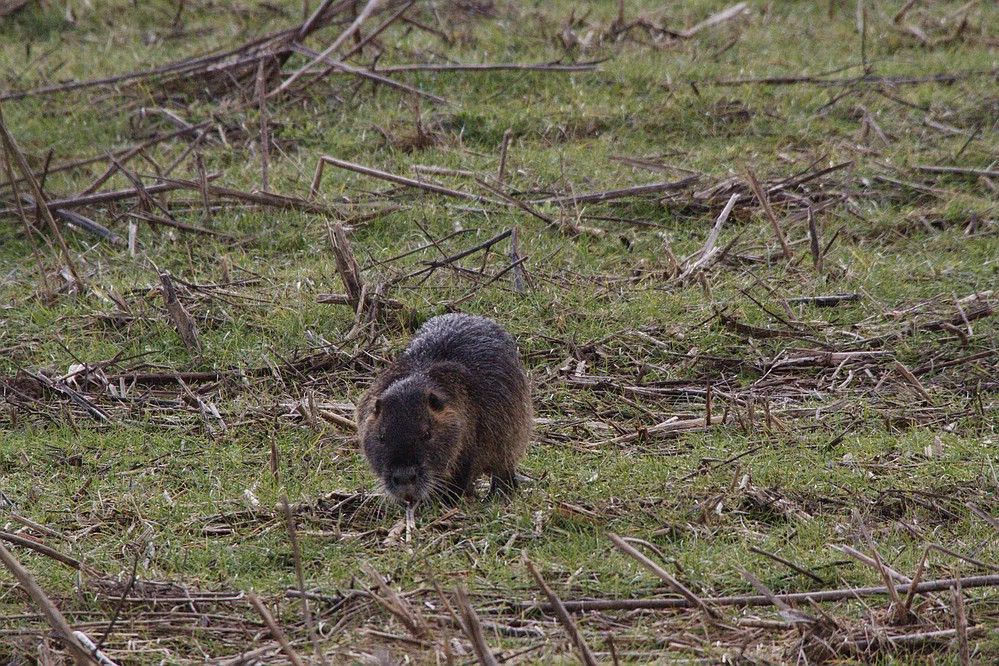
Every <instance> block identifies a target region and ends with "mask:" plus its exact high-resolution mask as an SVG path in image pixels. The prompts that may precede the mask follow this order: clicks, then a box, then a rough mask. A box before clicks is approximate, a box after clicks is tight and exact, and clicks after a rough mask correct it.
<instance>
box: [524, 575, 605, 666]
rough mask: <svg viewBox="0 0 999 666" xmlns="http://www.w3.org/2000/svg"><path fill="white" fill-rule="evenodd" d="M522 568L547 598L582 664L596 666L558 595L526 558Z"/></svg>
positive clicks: (595, 659) (594, 659)
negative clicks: (529, 574) (524, 568)
mask: <svg viewBox="0 0 999 666" xmlns="http://www.w3.org/2000/svg"><path fill="white" fill-rule="evenodd" d="M524 566H526V567H527V570H528V571H530V572H531V576H532V577H533V578H534V582H536V583H537V584H538V587H540V588H541V591H542V592H544V593H545V596H546V597H548V601H549V603H550V606H549V609H550V610H552V611H554V612H555V617H557V618H558V621H559V623H560V624H561V625H562V628H563V629H565V632H566V633H567V634H568V635H569V638H570V639H571V640H572V643H573V645H575V646H576V649H577V650H578V651H579V658H580V661H582V662H583V664H584V666H597V658H596V657H595V656H593V652H591V651H590V648H589V646H588V645H587V644H586V641H585V640H583V635H582V634H581V633H579V628H578V627H576V623H575V622H573V621H572V616H571V615H569V611H568V609H567V608H566V606H565V605H564V604H563V603H562V600H561V599H559V598H558V595H557V594H555V592H554V590H552V589H551V588H550V587H548V583H546V582H545V579H544V578H543V577H542V576H541V574H540V573H538V570H537V569H535V568H534V565H533V564H532V563H531V561H530V560H529V559H527V557H524Z"/></svg>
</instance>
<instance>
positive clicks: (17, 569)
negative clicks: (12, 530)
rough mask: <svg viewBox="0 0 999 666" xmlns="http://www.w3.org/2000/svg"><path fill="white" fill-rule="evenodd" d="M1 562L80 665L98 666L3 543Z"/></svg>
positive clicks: (0, 549) (0, 550) (55, 608)
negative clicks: (39, 609)
mask: <svg viewBox="0 0 999 666" xmlns="http://www.w3.org/2000/svg"><path fill="white" fill-rule="evenodd" d="M0 562H3V565H4V566H5V567H7V569H8V570H9V571H10V572H11V573H12V574H13V575H14V578H16V579H17V582H18V584H19V585H20V586H21V587H22V588H23V589H24V591H25V592H27V593H28V596H29V597H31V600H32V601H34V602H35V604H37V605H38V607H39V608H41V610H42V614H43V615H45V619H46V620H47V621H48V623H49V626H51V627H52V630H53V631H54V632H55V633H56V635H57V636H58V637H59V640H61V641H62V642H63V643H64V644H65V645H66V648H67V649H68V650H69V653H70V654H71V655H72V656H73V660H74V661H75V662H76V663H77V665H78V666H97V662H96V661H95V660H94V659H93V657H91V656H90V654H89V653H88V652H87V650H86V649H85V648H84V647H83V645H81V644H80V641H79V640H78V639H77V637H76V635H75V634H74V632H73V629H72V628H71V627H70V626H69V623H68V622H66V618H65V617H63V615H62V613H60V612H59V609H58V608H57V607H56V605H55V604H53V603H52V601H51V600H50V599H49V598H48V596H47V595H46V594H45V592H43V591H42V588H40V587H39V586H38V583H36V582H35V579H34V578H32V577H31V574H30V573H28V570H27V569H25V568H24V567H22V566H21V563H20V562H18V561H17V559H16V558H15V557H14V556H13V555H11V553H10V551H9V550H7V549H6V548H5V547H4V546H3V544H0Z"/></svg>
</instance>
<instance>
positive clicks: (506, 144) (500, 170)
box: [496, 129, 513, 183]
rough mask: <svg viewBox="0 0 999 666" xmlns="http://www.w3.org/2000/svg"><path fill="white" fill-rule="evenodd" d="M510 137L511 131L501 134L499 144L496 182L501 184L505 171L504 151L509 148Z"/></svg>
mask: <svg viewBox="0 0 999 666" xmlns="http://www.w3.org/2000/svg"><path fill="white" fill-rule="evenodd" d="M512 136H513V130H512V129H508V130H507V131H505V132H503V143H501V144H500V158H499V168H498V169H497V170H496V180H497V181H499V182H500V183H502V182H503V173H504V171H506V151H507V149H508V148H509V147H510V137H512Z"/></svg>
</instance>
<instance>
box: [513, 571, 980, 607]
mask: <svg viewBox="0 0 999 666" xmlns="http://www.w3.org/2000/svg"><path fill="white" fill-rule="evenodd" d="M958 583H960V585H961V587H962V588H963V589H969V588H974V587H996V586H999V575H989V576H969V577H967V578H944V579H940V580H928V581H924V582H922V583H919V584H917V585H915V591H916V592H917V593H918V592H940V591H942V590H947V589H950V588H952V587H954V586H955V585H957V584H958ZM910 587H912V586H911V585H906V584H900V585H896V586H895V590H896V591H897V592H898V593H899V594H906V593H908V592H909V589H910ZM886 594H888V588H887V587H883V586H882V587H856V588H845V589H839V590H824V591H820V592H795V593H792V594H776V595H774V596H775V597H776V598H777V599H780V600H781V601H784V602H786V603H811V602H815V603H821V602H824V601H842V600H844V599H855V598H863V597H877V596H882V595H886ZM701 601H703V602H704V603H705V604H707V605H709V606H740V607H748V606H770V605H773V604H772V602H771V600H770V599H769V598H767V597H766V596H763V595H739V596H732V597H705V598H702V599H701ZM562 605H563V606H564V608H565V609H566V610H568V611H569V612H572V613H581V612H586V611H607V610H667V609H671V608H693V607H694V604H692V603H691V602H690V601H688V600H687V599H590V600H584V601H564V602H562ZM519 607H520V608H521V609H522V610H533V609H539V610H542V611H546V612H550V611H552V610H553V606H552V605H551V604H545V603H522V604H520V605H519Z"/></svg>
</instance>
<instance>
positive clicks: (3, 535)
mask: <svg viewBox="0 0 999 666" xmlns="http://www.w3.org/2000/svg"><path fill="white" fill-rule="evenodd" d="M0 540H2V541H6V542H7V543H12V544H15V545H17V546H23V547H24V548H28V549H30V550H33V551H35V552H36V553H40V554H41V555H44V556H46V557H50V558H52V559H53V560H55V561H57V562H62V563H63V564H65V565H66V566H68V567H72V568H73V569H76V570H77V571H79V570H80V568H81V567H82V566H83V564H82V563H81V562H80V560H78V559H76V558H73V557H70V556H69V555H65V554H63V553H60V552H59V551H58V550H56V549H55V548H50V547H49V546H46V545H45V544H41V543H38V542H37V541H32V540H31V539H26V538H24V537H22V536H19V535H17V534H11V533H10V532H4V531H2V530H0Z"/></svg>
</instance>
